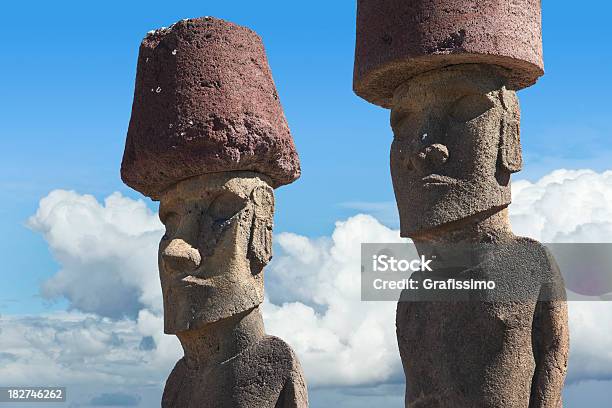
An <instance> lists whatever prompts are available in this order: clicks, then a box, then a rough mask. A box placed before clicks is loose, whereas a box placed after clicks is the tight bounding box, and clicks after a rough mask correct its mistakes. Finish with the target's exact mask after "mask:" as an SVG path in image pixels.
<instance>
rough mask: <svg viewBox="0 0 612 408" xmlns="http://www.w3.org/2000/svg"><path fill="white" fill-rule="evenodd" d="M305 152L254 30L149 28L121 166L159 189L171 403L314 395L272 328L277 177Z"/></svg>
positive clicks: (173, 407) (289, 176) (259, 407)
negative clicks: (173, 342)
mask: <svg viewBox="0 0 612 408" xmlns="http://www.w3.org/2000/svg"><path fill="white" fill-rule="evenodd" d="M299 175H300V167H299V159H298V156H297V152H296V151H295V146H294V144H293V139H292V137H291V134H290V132H289V128H288V126H287V123H286V120H285V117H284V114H283V110H282V107H281V105H280V102H279V100H278V95H277V93H276V88H275V86H274V82H273V80H272V76H271V73H270V70H269V67H268V62H267V59H266V55H265V51H264V48H263V44H262V42H261V40H260V38H259V37H258V36H257V34H256V33H254V32H253V31H251V30H249V29H247V28H244V27H241V26H238V25H235V24H232V23H229V22H226V21H223V20H220V19H216V18H212V17H204V18H196V19H188V20H181V21H179V22H177V23H176V24H174V25H172V26H170V27H169V28H163V29H159V30H155V31H152V32H150V33H149V34H148V35H147V36H146V37H145V39H144V40H143V42H142V44H141V47H140V52H139V57H138V67H137V74H136V88H135V92H134V102H133V106H132V116H131V119H130V125H129V129H128V135H127V141H126V146H125V152H124V156H123V162H122V165H121V176H122V179H123V181H124V182H125V183H126V184H128V185H129V186H130V187H132V188H134V189H135V190H138V191H139V192H141V193H143V194H144V195H146V196H148V197H150V198H152V199H153V200H159V201H160V208H159V215H160V219H161V221H162V222H163V224H164V225H165V227H166V233H165V235H164V236H163V238H162V239H161V242H160V246H159V257H158V259H159V275H160V280H161V286H162V292H163V301H164V331H165V333H167V334H174V335H176V336H177V337H178V338H179V340H180V342H181V345H182V346H183V350H184V353H185V355H184V357H183V358H182V359H181V360H179V361H178V363H177V364H176V366H175V367H174V370H173V371H172V373H171V374H170V377H169V378H168V380H167V382H166V387H165V389H164V394H163V398H162V407H164V408H189V407H194V408H195V407H221V408H223V407H227V408H240V407H243V408H247V407H248V408H277V407H295V408H298V407H299V408H302V407H307V406H308V397H307V391H306V384H305V381H304V376H303V373H302V369H301V366H300V363H299V361H298V359H297V357H296V356H295V354H294V352H293V350H292V349H291V348H290V347H289V345H287V344H286V343H285V342H284V341H282V340H281V339H279V338H276V337H273V336H268V335H266V334H265V330H264V324H263V320H262V315H261V312H260V309H259V305H260V304H261V303H262V302H263V300H264V279H263V273H264V268H265V266H266V265H267V264H268V262H269V261H270V259H271V258H272V227H273V215H274V190H273V189H274V188H276V187H279V186H281V185H284V184H288V183H291V182H293V181H295V180H296V179H297V178H298V177H299Z"/></svg>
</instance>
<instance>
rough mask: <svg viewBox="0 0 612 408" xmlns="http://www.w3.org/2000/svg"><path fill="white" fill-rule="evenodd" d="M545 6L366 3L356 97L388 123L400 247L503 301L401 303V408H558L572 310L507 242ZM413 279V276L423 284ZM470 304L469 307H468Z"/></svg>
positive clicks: (523, 249) (406, 298)
mask: <svg viewBox="0 0 612 408" xmlns="http://www.w3.org/2000/svg"><path fill="white" fill-rule="evenodd" d="M540 7H541V6H540V0H512V1H510V0H493V1H476V0H428V1H425V0H414V1H404V0H358V11H357V45H356V52H355V54H356V55H355V72H354V90H355V92H356V93H357V94H358V95H359V96H361V97H362V98H364V99H366V100H367V101H369V102H371V103H374V104H377V105H379V106H382V107H384V108H389V109H391V126H392V128H393V133H394V141H393V144H392V147H391V175H392V180H393V186H394V190H395V196H396V200H397V205H398V210H399V215H400V223H401V235H402V236H403V237H410V238H412V239H413V241H414V242H415V244H416V247H417V250H418V251H419V252H420V253H426V254H431V253H433V252H436V253H444V251H445V248H448V247H451V246H452V245H460V244H461V245H464V248H467V249H466V250H467V251H470V253H469V254H468V255H469V256H467V258H470V259H472V260H473V262H472V263H470V264H469V267H468V268H465V269H459V270H456V269H455V270H453V269H452V268H449V270H450V272H449V274H447V275H446V276H444V274H445V273H446V270H445V269H444V268H443V269H442V272H441V273H442V277H443V279H445V278H447V277H453V278H460V279H462V280H463V279H466V280H467V279H474V278H478V279H487V280H493V281H495V282H496V285H497V290H494V291H470V292H467V301H459V300H458V299H460V298H461V297H460V296H461V295H459V296H458V297H451V300H452V301H446V302H444V301H435V300H436V299H437V298H436V297H435V296H434V297H433V299H434V300H431V299H429V300H427V301H420V302H419V301H410V300H414V298H412V297H411V296H412V295H411V294H410V293H408V291H404V293H402V299H401V300H400V302H399V303H398V308H397V316H396V326H397V337H398V345H399V349H400V354H401V358H402V363H403V367H404V372H405V375H406V382H407V387H406V406H407V407H414V408H417V407H418V408H420V407H448V408H451V407H452V408H463V407H465V408H467V407H470V408H474V407H478V408H487V407H512V408H514V407H529V408H535V407H551V408H552V407H554V408H557V407H561V406H562V402H561V393H562V388H563V382H564V378H565V373H566V367H567V353H568V343H569V338H568V337H569V336H568V328H567V305H566V302H565V292H564V288H563V282H562V278H561V276H560V273H559V270H558V268H557V266H556V263H555V262H554V260H553V259H552V257H551V256H550V255H549V253H548V251H547V250H546V249H545V248H544V247H543V246H542V245H541V244H539V243H537V242H536V241H533V240H530V239H527V238H522V237H517V236H515V235H513V234H512V231H511V228H510V223H509V219H508V210H507V207H508V205H509V204H510V201H511V194H510V175H511V174H512V173H514V172H517V171H519V170H521V167H522V158H521V145H520V136H519V132H520V131H519V122H520V109H519V103H518V98H517V96H516V93H515V91H516V90H519V89H522V88H525V87H527V86H530V85H532V84H534V83H535V82H536V80H537V79H538V77H539V76H541V75H542V74H543V61H542V44H541V8H540ZM415 275H419V274H418V273H417V274H415ZM464 298H465V296H464Z"/></svg>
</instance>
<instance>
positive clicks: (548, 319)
mask: <svg viewBox="0 0 612 408" xmlns="http://www.w3.org/2000/svg"><path fill="white" fill-rule="evenodd" d="M547 255H548V259H549V262H550V266H551V268H550V269H551V272H552V280H553V283H552V284H547V285H545V286H544V287H543V289H542V291H541V298H542V301H540V302H538V304H537V306H536V311H535V316H534V323H533V349H534V350H533V353H534V358H535V360H536V369H535V373H534V375H533V379H532V383H531V398H530V401H529V408H561V407H562V406H563V401H562V391H563V382H564V381H565V373H566V371H567V358H568V350H569V328H568V323H567V302H566V300H565V288H564V285H563V279H562V278H561V273H560V272H559V267H558V266H557V263H556V262H555V260H554V259H553V258H552V256H551V255H550V254H547Z"/></svg>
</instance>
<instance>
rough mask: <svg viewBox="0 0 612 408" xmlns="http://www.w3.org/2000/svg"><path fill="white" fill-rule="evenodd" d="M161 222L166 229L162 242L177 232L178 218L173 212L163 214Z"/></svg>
mask: <svg viewBox="0 0 612 408" xmlns="http://www.w3.org/2000/svg"><path fill="white" fill-rule="evenodd" d="M161 221H162V223H163V224H164V226H165V227H166V232H165V233H164V236H163V237H162V240H169V239H171V238H172V237H173V236H174V234H176V231H177V230H178V226H179V222H180V221H179V216H178V214H176V213H174V212H170V213H167V214H165V215H164V218H163V219H162V220H161Z"/></svg>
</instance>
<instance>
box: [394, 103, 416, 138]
mask: <svg viewBox="0 0 612 408" xmlns="http://www.w3.org/2000/svg"><path fill="white" fill-rule="evenodd" d="M413 116H414V115H412V114H411V113H410V112H408V111H406V110H399V109H398V110H393V111H392V112H391V129H393V135H394V136H395V137H396V138H405V137H407V136H409V134H410V129H411V127H410V125H411V124H410V122H411V119H412V118H413Z"/></svg>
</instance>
